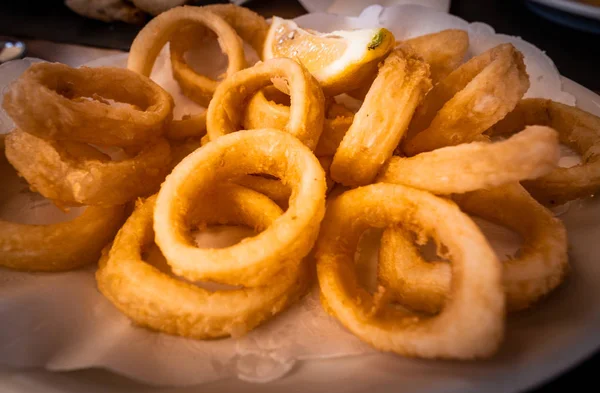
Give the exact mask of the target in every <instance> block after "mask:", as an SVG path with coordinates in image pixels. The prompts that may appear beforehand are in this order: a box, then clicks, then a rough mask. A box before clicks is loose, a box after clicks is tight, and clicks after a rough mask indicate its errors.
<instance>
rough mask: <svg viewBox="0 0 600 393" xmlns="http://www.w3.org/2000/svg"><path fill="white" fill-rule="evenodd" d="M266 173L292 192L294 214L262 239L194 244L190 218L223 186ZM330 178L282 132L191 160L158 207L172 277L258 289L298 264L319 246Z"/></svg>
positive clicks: (240, 138)
mask: <svg viewBox="0 0 600 393" xmlns="http://www.w3.org/2000/svg"><path fill="white" fill-rule="evenodd" d="M248 174H267V175H271V176H274V177H276V178H278V179H281V181H282V183H283V184H284V185H286V186H288V187H290V188H291V189H292V194H291V195H292V196H291V198H290V201H289V208H288V209H287V210H286V212H285V213H284V214H283V215H282V216H281V217H280V218H279V219H278V220H277V221H276V222H274V223H273V225H271V226H270V227H269V228H268V229H266V230H265V231H263V232H262V233H260V234H259V235H257V236H255V237H253V238H252V239H248V240H246V241H244V242H243V243H240V244H237V245H235V246H232V247H228V248H223V249H199V248H197V247H195V246H194V245H193V244H191V243H190V241H189V239H188V236H187V230H186V227H187V225H186V222H187V221H186V220H187V218H186V214H187V212H188V211H190V210H191V209H192V207H193V206H194V205H195V204H196V203H195V198H196V197H197V196H199V195H202V193H205V192H207V191H208V190H210V188H211V187H214V185H215V184H216V182H219V181H227V180H229V179H235V178H237V177H239V176H242V175H248ZM325 191H326V184H325V173H324V171H323V169H322V168H321V165H320V164H319V161H318V160H317V158H316V157H315V156H314V155H313V154H312V152H311V151H310V150H309V149H308V148H306V146H304V145H302V143H300V142H299V141H298V139H296V138H294V137H292V136H291V135H289V134H287V133H284V132H281V131H277V130H253V131H240V132H236V133H233V134H230V135H227V136H224V137H222V138H219V139H217V140H215V141H213V142H210V143H208V144H207V145H205V146H203V147H202V148H201V149H198V150H196V151H195V152H194V153H192V154H190V155H189V156H187V157H186V158H185V159H184V160H183V161H181V162H180V163H179V164H178V165H177V166H176V167H175V169H174V170H173V172H172V173H171V174H170V175H169V176H167V179H166V180H165V182H164V183H163V185H162V187H161V190H160V192H159V193H158V198H157V201H156V210H155V215H154V229H155V231H156V243H157V244H158V246H159V247H160V249H161V251H162V252H163V254H164V255H165V257H166V258H167V261H168V263H169V265H170V266H171V267H172V268H173V271H174V272H175V273H176V274H178V275H180V276H183V277H185V278H187V279H190V280H199V279H204V280H211V281H215V282H220V283H224V284H231V285H238V284H239V285H245V286H249V287H250V286H256V285H263V283H264V282H265V281H266V280H268V279H269V278H271V277H273V276H274V275H275V274H277V273H279V272H280V270H281V269H282V268H283V267H284V264H282V263H281V262H282V261H288V260H290V261H298V260H300V259H301V258H303V257H304V256H306V255H307V254H308V252H309V251H310V249H311V248H312V245H313V243H314V241H315V239H316V236H317V233H318V230H319V225H320V222H321V220H322V218H323V214H324V210H325Z"/></svg>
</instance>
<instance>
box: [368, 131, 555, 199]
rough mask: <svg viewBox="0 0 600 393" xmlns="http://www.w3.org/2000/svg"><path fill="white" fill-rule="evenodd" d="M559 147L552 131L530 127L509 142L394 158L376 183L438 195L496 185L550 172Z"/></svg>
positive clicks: (442, 149) (474, 145) (444, 149)
mask: <svg viewBox="0 0 600 393" xmlns="http://www.w3.org/2000/svg"><path fill="white" fill-rule="evenodd" d="M559 158H560V145H559V143H558V134H557V132H556V131H554V130H553V129H552V128H549V127H542V126H530V127H527V128H525V130H523V131H521V132H519V133H518V134H515V135H514V136H512V137H511V138H509V139H507V140H504V141H501V142H496V143H489V142H471V143H465V144H462V145H458V146H448V147H442V148H441V149H436V150H433V151H430V152H426V153H421V154H417V155H416V156H413V157H398V156H394V157H392V158H391V159H390V160H389V161H388V162H387V163H386V165H385V166H384V168H383V169H382V170H381V172H380V174H379V176H378V178H377V181H378V182H383V183H395V184H403V185H406V186H410V187H414V188H418V189H421V190H426V191H430V192H432V193H434V194H438V195H448V194H453V193H464V192H469V191H474V190H478V189H482V188H489V187H496V186H500V185H503V184H507V183H514V182H518V181H521V180H526V179H536V178H539V177H540V176H543V175H547V174H548V173H550V172H552V171H553V170H554V169H555V168H556V166H557V165H558V160H559Z"/></svg>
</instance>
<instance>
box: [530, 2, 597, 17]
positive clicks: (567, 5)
mask: <svg viewBox="0 0 600 393" xmlns="http://www.w3.org/2000/svg"><path fill="white" fill-rule="evenodd" d="M530 1H532V2H534V3H539V4H543V5H545V6H548V7H552V8H556V9H559V10H561V11H566V12H569V13H571V14H575V15H580V16H585V17H587V18H591V19H596V20H600V7H598V6H594V5H591V4H585V3H580V2H577V1H571V0H530Z"/></svg>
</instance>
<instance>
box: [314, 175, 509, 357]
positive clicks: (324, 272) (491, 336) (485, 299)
mask: <svg viewBox="0 0 600 393" xmlns="http://www.w3.org/2000/svg"><path fill="white" fill-rule="evenodd" d="M397 224H401V225H403V226H404V227H405V228H409V229H410V230H413V231H416V232H417V233H418V234H419V235H421V236H423V237H427V236H432V237H433V238H434V239H435V240H436V241H437V242H439V243H441V244H444V245H445V246H446V247H447V249H448V255H449V256H450V258H451V260H452V264H451V266H452V273H453V274H452V286H451V288H452V295H451V296H450V297H449V300H448V301H447V303H446V305H445V307H444V309H443V310H442V311H441V312H440V313H439V314H438V315H436V316H431V317H421V316H418V315H416V314H412V313H409V312H406V311H403V310H399V309H397V308H394V307H391V306H389V305H388V304H387V300H386V299H387V294H386V291H385V289H384V288H382V287H380V289H379V290H378V291H377V293H376V294H375V295H371V294H370V293H369V292H367V291H366V290H365V289H363V288H361V287H360V286H359V285H358V283H357V277H356V271H355V267H354V254H355V252H356V248H357V245H358V240H359V238H360V235H361V234H362V233H363V232H364V231H365V230H366V229H368V228H369V227H387V226H390V225H397ZM341 239H343V240H341ZM315 256H316V259H317V275H318V279H319V285H320V287H321V292H322V296H323V298H324V299H325V302H326V305H327V308H328V309H329V310H330V311H331V313H332V314H333V315H334V316H335V317H336V318H337V319H338V320H339V321H340V322H341V323H342V324H343V325H344V326H345V327H346V328H347V329H349V330H350V331H351V332H352V333H354V334H355V335H356V336H358V337H359V338H360V339H361V340H363V341H365V342H367V343H369V344H371V345H372V346H374V347H375V348H377V349H379V350H382V351H391V352H395V353H398V354H402V355H407V356H419V357H426V358H457V359H473V358H480V357H488V356H491V355H492V354H493V353H495V351H496V350H497V348H498V346H499V344H500V342H501V341H502V338H503V332H504V308H505V304H504V294H503V290H502V274H501V269H502V267H501V265H500V262H499V261H498V259H497V258H496V256H495V255H494V252H493V250H492V249H491V248H490V246H489V244H488V243H487V241H486V240H485V237H484V236H483V235H482V234H481V232H480V231H479V229H478V228H477V226H476V225H475V224H474V223H473V221H472V220H471V219H469V217H468V216H467V215H465V214H464V213H462V212H461V211H460V209H459V208H458V207H457V206H455V205H454V204H453V203H451V202H450V201H447V200H444V199H441V198H438V197H435V196H433V195H432V194H429V193H427V192H424V191H418V190H414V189H411V188H408V187H404V186H398V185H391V184H375V185H370V186H365V187H359V188H356V189H354V190H351V191H347V192H345V193H344V194H342V195H341V196H339V197H337V198H336V199H335V200H333V201H332V202H331V203H330V204H329V206H328V208H327V213H326V218H325V220H323V227H322V228H321V233H320V235H319V240H318V242H317V246H316V252H315Z"/></svg>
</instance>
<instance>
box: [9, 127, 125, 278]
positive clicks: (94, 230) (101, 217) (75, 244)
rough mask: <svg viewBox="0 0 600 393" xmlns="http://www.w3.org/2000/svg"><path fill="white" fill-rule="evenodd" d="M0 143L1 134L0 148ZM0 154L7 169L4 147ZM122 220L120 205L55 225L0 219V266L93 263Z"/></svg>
mask: <svg viewBox="0 0 600 393" xmlns="http://www.w3.org/2000/svg"><path fill="white" fill-rule="evenodd" d="M3 141H4V135H2V136H1V137H0V145H1V144H2V143H3ZM0 151H1V152H2V154H0V165H7V166H8V165H9V163H8V162H7V161H6V159H5V157H4V154H3V152H4V148H2V149H1V150H0ZM124 221H125V207H124V206H109V207H98V206H89V207H87V208H86V209H85V211H84V212H83V213H82V214H81V215H80V216H78V217H77V218H75V219H73V220H71V221H68V222H61V223H58V224H49V225H27V224H19V223H15V222H9V221H5V220H0V253H1V254H2V257H1V258H0V266H2V267H7V268H10V269H15V270H24V271H38V272H58V271H65V270H72V269H76V268H79V267H81V266H85V265H88V264H91V263H95V262H97V261H98V258H99V257H100V251H101V250H102V248H103V247H104V246H105V245H106V244H108V243H109V242H110V241H111V240H112V238H113V236H114V235H115V234H116V233H117V231H118V230H119V228H120V227H121V224H122V223H123V222H124Z"/></svg>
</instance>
